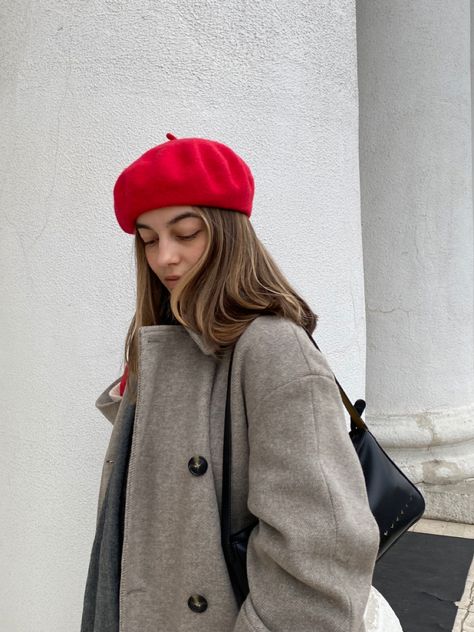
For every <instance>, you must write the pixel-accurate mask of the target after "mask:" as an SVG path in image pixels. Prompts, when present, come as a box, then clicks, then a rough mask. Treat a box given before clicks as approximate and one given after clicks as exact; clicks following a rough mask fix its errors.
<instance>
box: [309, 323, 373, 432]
mask: <svg viewBox="0 0 474 632" xmlns="http://www.w3.org/2000/svg"><path fill="white" fill-rule="evenodd" d="M305 332H306V333H307V334H308V336H309V339H310V340H311V342H312V343H313V345H314V346H315V347H316V349H317V350H318V351H321V349H320V348H319V347H318V345H317V344H316V342H315V340H314V338H313V336H312V335H311V334H310V333H309V331H307V330H306V329H305ZM333 375H334V373H333ZM334 379H335V381H336V384H337V386H338V387H339V392H340V393H341V398H342V401H343V403H344V406H345V407H346V410H347V412H348V413H349V415H350V417H351V421H352V422H354V424H355V425H356V426H357V427H358V428H361V429H362V430H368V428H367V426H366V424H365V423H364V421H363V420H362V419H361V416H360V413H359V411H358V410H357V409H356V408H355V407H354V406H353V405H352V404H351V401H350V399H349V398H348V397H347V395H346V393H345V392H344V389H343V388H342V386H341V385H340V384H339V382H338V381H337V378H336V376H335V375H334ZM357 402H363V404H364V407H365V402H364V400H361V399H359V400H357ZM362 410H363V408H362Z"/></svg>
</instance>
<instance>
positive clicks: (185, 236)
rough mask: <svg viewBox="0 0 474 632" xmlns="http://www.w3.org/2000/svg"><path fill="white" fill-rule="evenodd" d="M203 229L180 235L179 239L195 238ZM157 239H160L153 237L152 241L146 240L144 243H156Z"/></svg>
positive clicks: (146, 244)
mask: <svg viewBox="0 0 474 632" xmlns="http://www.w3.org/2000/svg"><path fill="white" fill-rule="evenodd" d="M200 232H201V231H200V230H198V231H197V232H195V233H193V234H192V235H178V239H181V240H182V241H187V240H189V239H194V238H195V237H196V236H197V235H198V234H199V233H200ZM156 241H158V239H152V240H151V241H144V242H143V243H144V245H145V246H149V245H150V244H154V243H155V242H156Z"/></svg>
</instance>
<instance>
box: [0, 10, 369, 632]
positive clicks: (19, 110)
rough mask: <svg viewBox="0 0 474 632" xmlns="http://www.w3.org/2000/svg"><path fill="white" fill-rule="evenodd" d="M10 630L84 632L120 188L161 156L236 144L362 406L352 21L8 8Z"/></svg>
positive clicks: (126, 302) (3, 128)
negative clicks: (152, 156) (204, 141)
mask: <svg viewBox="0 0 474 632" xmlns="http://www.w3.org/2000/svg"><path fill="white" fill-rule="evenodd" d="M0 17H1V19H0V41H1V60H0V77H1V78H0V86H1V92H0V99H1V111H2V117H1V119H0V132H1V133H0V143H1V149H2V151H1V152H0V168H1V217H2V222H1V233H0V257H1V259H0V265H1V268H2V275H1V281H0V282H1V291H2V298H3V306H4V308H3V310H2V312H1V329H0V332H1V333H0V336H1V343H0V348H1V350H2V356H1V364H2V367H3V373H2V375H3V379H2V403H3V406H2V408H3V410H2V423H1V426H0V433H1V435H0V437H1V442H2V447H3V459H2V460H1V462H0V481H1V483H0V485H1V499H2V501H1V511H0V516H1V519H2V522H1V526H2V544H1V559H2V564H1V565H0V582H1V585H2V587H3V588H2V591H1V597H0V600H1V603H0V629H1V630H5V631H8V632H43V631H45V632H46V631H48V632H70V630H72V629H78V627H79V620H80V612H81V607H82V596H83V589H84V585H85V580H86V573H87V566H88V561H89V552H90V548H91V545H92V538H93V530H94V526H95V511H96V499H97V493H98V484H99V476H100V469H101V465H102V458H103V456H104V453H105V448H106V444H107V441H108V437H109V434H110V427H109V426H108V425H107V422H106V421H105V420H104V419H103V418H102V417H101V416H100V414H99V413H98V411H96V410H95V408H94V401H95V398H96V396H97V395H98V394H99V392H100V391H101V390H102V389H103V388H105V386H106V385H107V384H108V383H110V382H111V381H112V380H114V379H115V378H116V377H118V375H119V374H120V373H119V372H120V369H121V357H122V347H123V342H124V338H125V334H126V329H127V326H128V323H129V321H130V319H131V316H132V314H133V307H134V306H133V285H134V269H133V259H132V238H131V236H129V235H126V234H125V233H122V232H121V231H120V229H119V227H118V225H117V224H116V222H115V218H114V214H113V208H112V187H113V184H114V182H115V178H116V177H117V175H118V173H119V172H120V171H121V169H122V168H123V167H124V166H125V165H126V164H128V163H129V162H130V161H131V160H133V159H135V158H136V157H137V156H138V155H139V154H140V153H142V152H143V151H145V150H146V149H148V148H149V147H151V146H153V145H155V144H158V143H161V142H164V141H165V133H166V132H168V131H170V132H172V133H174V134H175V135H176V136H178V137H182V136H205V137H208V138H214V139H217V140H221V141H222V142H227V143H228V144H230V145H231V146H232V147H233V148H235V149H236V150H237V151H238V152H240V153H241V154H242V156H243V157H244V158H245V159H246V160H247V161H248V162H249V164H250V165H251V167H252V169H253V172H254V175H255V180H256V196H255V203H254V215H253V216H252V222H253V224H254V226H255V229H256V231H257V234H259V236H260V237H261V239H262V240H263V241H264V243H265V244H266V245H267V246H268V248H269V249H270V251H271V253H272V254H273V255H274V256H275V258H276V260H277V261H278V262H279V264H280V266H281V268H282V270H283V271H284V272H285V273H286V274H287V276H288V277H289V279H290V280H291V281H292V282H293V283H294V284H295V286H296V288H297V289H298V290H299V291H300V292H301V293H302V294H303V296H304V297H305V298H306V299H307V300H308V301H309V302H310V304H311V306H312V307H313V309H314V310H315V311H316V312H317V313H318V314H319V315H320V325H319V331H318V330H317V334H316V340H317V342H318V344H320V346H321V348H322V350H323V351H327V352H328V358H329V359H330V361H331V362H332V365H333V369H334V371H335V373H336V375H337V377H338V379H339V380H340V381H341V383H342V384H343V386H344V387H345V389H346V391H347V392H348V394H349V395H350V396H351V397H353V398H355V397H362V396H363V391H362V387H363V375H364V366H363V355H364V340H365V326H364V312H363V305H364V296H363V281H362V270H361V268H362V256H361V251H360V240H361V237H360V220H359V188H358V159H357V152H358V144H357V124H358V123H357V83H356V46H355V9H354V3H353V1H352V0H339V1H335V2H330V3H315V2H312V1H311V0H306V1H301V0H298V1H297V2H293V1H291V2H290V1H289V0H287V1H286V2H270V3H268V2H263V1H254V2H226V3H221V2H218V1H217V0H212V1H207V2H201V1H197V0H196V1H186V2H178V1H176V0H175V1H173V2H125V1H121V0H114V1H113V2H112V1H105V2H98V1H91V2H81V1H79V0H68V1H67V2H66V1H65V0H63V1H59V0H57V1H54V0H51V1H50V2H47V3H33V2H26V1H24V0H19V1H18V2H15V3H13V4H12V3H7V2H5V1H4V2H2V3H1V16H0Z"/></svg>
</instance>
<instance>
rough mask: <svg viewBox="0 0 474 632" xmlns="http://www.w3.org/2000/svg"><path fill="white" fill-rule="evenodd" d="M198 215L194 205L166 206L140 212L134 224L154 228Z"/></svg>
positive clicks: (138, 226)
mask: <svg viewBox="0 0 474 632" xmlns="http://www.w3.org/2000/svg"><path fill="white" fill-rule="evenodd" d="M200 217H201V216H200V214H199V209H198V208H196V207H195V206H166V207H163V208H158V209H153V210H151V211H147V212H146V213H142V214H141V215H139V216H138V217H137V219H136V221H135V226H136V228H145V229H146V228H150V229H152V230H155V229H158V228H165V227H170V226H173V225H174V224H177V223H178V222H179V221H181V220H183V219H187V218H197V219H200Z"/></svg>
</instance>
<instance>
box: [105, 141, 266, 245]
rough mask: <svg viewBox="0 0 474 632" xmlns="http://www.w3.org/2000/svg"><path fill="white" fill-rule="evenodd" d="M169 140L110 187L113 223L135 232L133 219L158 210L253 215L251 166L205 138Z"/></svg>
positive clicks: (123, 173)
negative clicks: (203, 209)
mask: <svg viewBox="0 0 474 632" xmlns="http://www.w3.org/2000/svg"><path fill="white" fill-rule="evenodd" d="M166 137H167V138H168V139H169V140H168V141H166V142H165V143H162V144H161V145H157V146H156V147H152V148H151V149H149V150H148V151H146V152H145V153H144V154H143V155H142V156H140V157H139V158H137V160H135V161H134V162H132V163H131V164H130V165H129V166H128V167H126V168H125V169H124V170H123V171H122V173H121V174H120V176H119V177H118V179H117V181H116V183H115V186H114V207H115V216H116V218H117V221H118V223H119V225H120V227H121V228H122V230H124V231H125V232H126V233H130V234H134V233H135V220H136V218H137V217H138V216H139V215H141V214H142V213H145V212H146V211H151V210H153V209H156V208H160V207H163V206H181V205H186V206H217V207H220V208H228V209H232V210H234V211H240V212H241V213H245V214H246V215H247V216H248V217H250V214H251V212H252V201H253V195H254V180H253V176H252V173H251V171H250V168H249V167H248V165H247V164H246V163H245V162H244V161H243V160H242V158H240V157H239V156H238V155H237V154H236V153H235V152H234V151H233V150H232V149H231V148H230V147H227V145H224V144H223V143H219V142H217V141H215V140H208V139H206V138H179V139H177V138H176V136H174V135H173V134H171V133H169V132H168V133H167V134H166Z"/></svg>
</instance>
